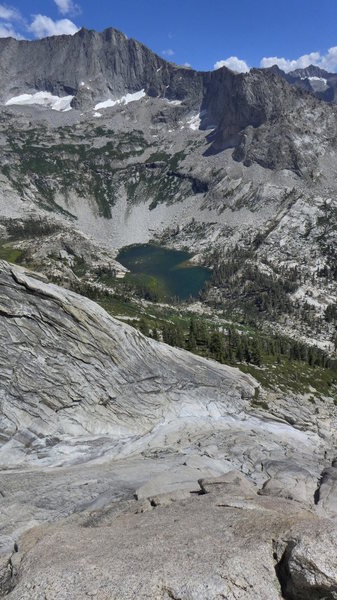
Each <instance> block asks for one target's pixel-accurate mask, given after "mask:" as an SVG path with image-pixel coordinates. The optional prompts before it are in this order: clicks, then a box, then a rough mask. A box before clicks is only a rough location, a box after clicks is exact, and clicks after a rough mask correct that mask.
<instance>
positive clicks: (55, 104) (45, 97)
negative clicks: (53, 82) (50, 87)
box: [5, 92, 74, 112]
mask: <svg viewBox="0 0 337 600" xmlns="http://www.w3.org/2000/svg"><path fill="white" fill-rule="evenodd" d="M73 98H74V96H63V97H62V98H60V97H59V96H53V95H52V94H51V93H50V92H36V94H21V96H14V97H13V98H10V99H9V100H7V102H6V104H5V106H13V105H15V106H30V105H32V104H38V105H39V106H44V107H45V108H50V109H51V110H57V111H58V112H67V111H68V110H71V101H72V99H73Z"/></svg>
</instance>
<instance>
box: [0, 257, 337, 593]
mask: <svg viewBox="0 0 337 600" xmlns="http://www.w3.org/2000/svg"><path fill="white" fill-rule="evenodd" d="M0 337H1V345H0V353H1V361H0V365H1V366H0V373H1V387H0V390H1V396H0V426H1V446H0V457H1V467H2V469H1V471H0V502H1V513H0V536H1V537H0V589H1V593H2V594H7V593H8V594H9V597H11V598H13V599H19V598H20V600H24V599H28V598H29V599H30V600H40V598H41V599H42V598H44V599H45V597H46V596H47V598H49V600H54V599H55V600H56V599H57V600H68V599H69V600H70V598H71V599H72V600H74V599H75V600H77V599H78V600H80V599H82V598H85V597H93V598H98V599H99V600H107V599H108V598H109V600H110V599H111V598H115V599H116V600H117V599H118V600H120V599H121V598H123V600H124V599H125V600H127V599H128V598H130V599H131V598H136V597H138V598H158V599H163V600H164V599H168V598H181V599H182V600H191V599H192V600H194V599H195V600H196V599H198V600H203V599H207V600H211V599H212V600H213V599H214V600H215V599H217V598H219V597H228V598H233V599H235V598H238V599H242V600H243V599H246V598H247V599H248V598H252V597H254V595H255V597H259V598H266V599H268V600H269V599H271V600H272V599H273V598H279V597H280V590H281V588H282V590H283V596H284V598H289V599H290V600H292V599H297V598H303V599H304V598H309V599H310V598H313V599H315V600H316V599H318V598H323V597H326V598H334V597H335V596H334V594H335V587H336V577H335V575H334V569H335V563H334V555H333V552H332V548H333V546H334V533H333V532H334V527H335V525H333V522H332V521H330V520H329V519H328V518H327V516H328V517H330V516H333V511H332V510H331V509H330V505H331V501H332V496H331V494H332V493H333V492H332V491H329V493H328V496H329V494H330V499H329V502H328V504H329V506H328V504H327V501H326V500H325V496H327V494H326V495H325V496H324V485H323V484H324V478H323V479H322V480H321V481H320V477H321V474H322V472H323V471H324V469H326V470H327V472H330V471H331V470H335V469H334V462H333V457H334V456H335V455H336V445H335V439H334V430H333V428H332V427H331V425H332V424H333V422H334V409H333V406H330V405H329V404H328V403H327V404H326V406H324V407H322V409H320V412H319V414H316V413H314V412H311V413H310V410H312V408H311V409H310V407H311V404H310V403H309V405H308V404H307V405H306V406H303V405H302V401H301V399H300V398H295V397H292V396H289V397H287V398H286V399H282V398H277V397H275V398H274V405H273V414H272V415H271V414H269V415H266V414H264V413H263V411H260V410H259V409H258V408H255V409H254V407H253V405H252V404H251V399H252V396H253V394H254V390H255V389H256V385H257V384H256V382H255V381H254V380H253V379H252V378H251V377H249V376H247V375H244V374H242V373H240V371H238V370H237V369H233V368H229V367H226V366H221V365H219V364H217V363H214V362H212V361H207V360H205V359H201V358H198V357H196V356H193V355H191V354H189V353H187V352H184V351H181V350H177V349H174V348H170V347H167V346H165V345H164V344H160V343H158V342H154V341H152V340H149V339H148V338H144V337H143V336H142V335H141V334H139V333H137V332H136V331H135V330H134V329H132V328H130V327H128V326H125V325H123V324H121V323H119V322H117V321H115V320H114V319H112V318H111V317H109V316H108V315H107V314H106V313H105V312H104V311H103V309H101V308H100V307H98V306H97V305H96V304H95V303H93V302H91V301H89V300H88V299H85V298H82V297H81V296H78V295H77V294H74V293H72V292H70V291H67V290H64V289H61V288H58V287H57V286H55V285H51V284H48V283H47V282H46V280H45V278H43V277H42V278H41V277H40V276H39V275H37V274H34V273H31V272H29V271H27V270H25V269H23V268H20V267H14V266H10V265H8V264H7V263H5V262H1V269H0ZM290 423H291V424H290ZM331 463H332V467H330V465H331ZM329 468H330V471H329ZM198 481H199V485H200V487H199V485H198ZM319 485H320V494H321V495H318V492H317V488H318V486H319ZM330 488H331V486H330ZM330 488H329V489H330ZM331 489H332V488H331ZM134 496H136V497H137V498H138V500H137V501H135V500H131V498H133V497H134ZM48 522H52V523H53V524H51V525H48V526H47V525H46V523H48ZM31 528H33V529H31ZM30 529H31V531H28V530H30ZM325 531H330V534H325V533H324V532H325ZM25 532H26V533H25ZM308 532H310V534H309V533H308ZM318 532H320V533H319V537H318V538H317V540H316V537H317V536H318ZM331 532H332V533H331ZM324 544H326V545H329V548H331V551H330V550H329V551H328V552H329V554H328V555H325V554H324V555H323V554H322V551H321V549H322V548H323V546H324ZM303 590H305V593H306V594H307V595H306V596H305V595H304V592H303ZM323 593H324V594H325V596H324V595H322V594H323ZM301 594H302V595H301ZM320 594H321V595H320Z"/></svg>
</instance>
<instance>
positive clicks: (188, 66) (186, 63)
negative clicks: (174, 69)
mask: <svg viewBox="0 0 337 600" xmlns="http://www.w3.org/2000/svg"><path fill="white" fill-rule="evenodd" d="M183 67H187V68H188V69H191V68H192V65H191V64H190V63H188V62H185V63H184V64H183Z"/></svg>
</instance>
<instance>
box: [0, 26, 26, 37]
mask: <svg viewBox="0 0 337 600" xmlns="http://www.w3.org/2000/svg"><path fill="white" fill-rule="evenodd" d="M5 37H12V38H16V39H17V40H23V39H24V38H23V36H22V35H21V34H20V33H18V32H17V31H16V30H15V29H14V27H13V25H12V24H11V23H0V38H5Z"/></svg>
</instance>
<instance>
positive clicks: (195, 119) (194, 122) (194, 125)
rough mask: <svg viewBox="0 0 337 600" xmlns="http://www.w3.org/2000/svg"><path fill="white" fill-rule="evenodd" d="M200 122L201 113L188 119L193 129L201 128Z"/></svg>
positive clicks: (188, 123)
mask: <svg viewBox="0 0 337 600" xmlns="http://www.w3.org/2000/svg"><path fill="white" fill-rule="evenodd" d="M200 123H201V119H200V114H198V115H194V116H193V117H191V118H190V119H189V120H188V121H187V125H188V126H189V128H190V129H193V131H197V130H198V129H199V128H200Z"/></svg>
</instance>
